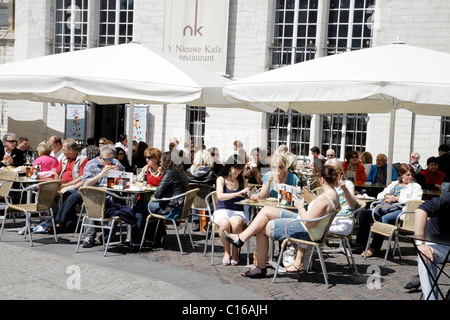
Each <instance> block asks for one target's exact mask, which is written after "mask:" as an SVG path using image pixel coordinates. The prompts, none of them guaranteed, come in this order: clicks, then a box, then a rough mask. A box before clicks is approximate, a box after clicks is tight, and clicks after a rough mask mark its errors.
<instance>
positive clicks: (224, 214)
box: [213, 209, 246, 224]
mask: <svg viewBox="0 0 450 320" xmlns="http://www.w3.org/2000/svg"><path fill="white" fill-rule="evenodd" d="M234 217H238V218H241V219H242V221H243V222H244V223H245V221H246V218H245V214H244V211H235V210H230V209H217V210H216V211H214V214H213V221H214V223H216V224H219V221H220V219H222V218H226V219H228V220H229V221H231V219H232V218H234Z"/></svg>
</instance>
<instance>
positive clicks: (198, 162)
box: [186, 150, 217, 185]
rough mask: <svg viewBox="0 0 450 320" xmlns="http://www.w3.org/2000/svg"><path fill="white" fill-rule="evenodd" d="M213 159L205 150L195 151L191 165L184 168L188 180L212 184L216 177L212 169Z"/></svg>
mask: <svg viewBox="0 0 450 320" xmlns="http://www.w3.org/2000/svg"><path fill="white" fill-rule="evenodd" d="M213 167H214V160H213V158H212V156H211V154H210V153H209V152H208V151H207V150H199V151H197V152H196V153H195V156H194V161H193V162H192V165H191V166H190V167H189V169H188V170H186V174H187V176H188V179H189V182H192V183H205V184H209V185H214V184H215V182H216V179H217V176H216V174H215V173H214V170H213Z"/></svg>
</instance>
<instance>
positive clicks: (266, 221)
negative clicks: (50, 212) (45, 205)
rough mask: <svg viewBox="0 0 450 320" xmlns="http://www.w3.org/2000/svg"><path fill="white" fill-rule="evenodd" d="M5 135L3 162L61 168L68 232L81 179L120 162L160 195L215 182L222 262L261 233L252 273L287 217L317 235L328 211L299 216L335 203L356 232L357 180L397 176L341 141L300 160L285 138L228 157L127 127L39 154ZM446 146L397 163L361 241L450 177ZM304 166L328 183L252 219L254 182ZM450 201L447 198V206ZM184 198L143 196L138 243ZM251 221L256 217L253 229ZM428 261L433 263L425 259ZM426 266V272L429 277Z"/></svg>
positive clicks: (304, 232)
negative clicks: (154, 220)
mask: <svg viewBox="0 0 450 320" xmlns="http://www.w3.org/2000/svg"><path fill="white" fill-rule="evenodd" d="M2 141H3V144H2V146H1V148H0V159H1V162H0V167H2V166H14V167H20V166H23V165H27V164H29V165H32V166H33V167H36V166H37V165H39V167H40V172H39V174H40V176H41V177H42V178H51V177H54V178H58V179H61V180H62V181H63V184H62V186H61V189H60V190H59V191H60V192H59V195H58V197H59V198H58V201H60V207H59V209H58V211H57V214H56V218H55V220H56V227H57V229H58V230H59V231H61V230H64V229H68V228H70V227H71V226H73V225H74V224H75V223H76V220H77V206H79V205H80V204H81V203H82V198H81V195H80V194H79V192H78V189H79V188H80V187H81V186H100V185H106V177H107V176H108V173H109V172H110V171H111V170H119V171H126V172H133V173H134V174H136V175H137V180H140V181H145V182H146V183H147V185H149V186H151V187H156V191H155V193H154V196H155V197H156V198H158V199H161V198H171V197H174V196H177V195H180V194H183V193H185V192H186V191H188V190H189V184H190V183H203V184H207V185H209V186H210V187H211V188H212V190H215V191H216V192H217V199H218V202H217V209H216V210H215V212H214V216H213V219H214V222H215V223H216V224H217V225H218V226H219V228H220V231H221V232H220V239H221V241H222V244H223V247H224V254H223V257H222V263H223V264H224V265H238V264H239V251H238V249H239V248H240V247H241V246H242V245H243V244H244V243H245V242H246V241H248V240H249V239H250V238H251V237H253V236H255V235H256V245H257V252H258V258H257V260H256V263H255V266H254V268H252V269H250V270H248V271H247V272H245V273H243V274H242V275H243V276H245V277H251V278H258V277H264V276H265V275H266V273H267V270H266V267H265V263H266V259H267V256H268V250H269V249H268V242H269V239H273V240H282V239H284V238H286V237H287V236H288V235H287V234H286V231H285V230H286V229H285V228H286V225H287V224H289V225H290V228H289V231H288V233H289V235H290V236H294V237H297V238H300V239H305V240H313V241H314V240H317V239H320V238H321V237H322V236H323V232H324V228H325V226H326V225H327V223H328V221H326V220H325V219H324V220H321V221H320V222H303V221H298V222H297V223H292V222H295V220H296V219H299V218H303V219H305V218H307V219H314V218H320V217H322V216H326V215H328V214H329V213H332V212H335V213H336V217H335V218H334V220H333V221H332V223H331V227H330V232H333V233H336V234H343V235H348V234H349V233H350V232H351V231H352V230H353V224H354V216H353V212H354V211H355V209H356V208H357V206H358V202H357V200H356V198H355V184H360V183H368V182H369V183H371V184H380V185H386V181H387V176H388V173H387V157H386V155H384V154H378V155H377V156H376V158H375V163H374V164H372V162H373V156H372V154H371V153H370V152H367V151H366V152H362V153H360V152H357V151H353V150H351V151H348V152H347V153H346V155H345V160H344V161H340V160H338V159H337V158H336V152H335V151H334V150H332V149H329V150H326V153H325V154H326V156H323V155H321V153H320V149H319V148H318V147H313V148H311V150H310V151H311V161H310V164H308V163H301V162H300V161H297V156H296V155H294V154H292V153H290V152H288V150H287V147H286V146H284V145H283V146H280V147H279V148H277V150H276V151H275V152H274V153H273V154H270V152H268V151H267V150H263V149H261V148H258V147H256V148H253V149H252V150H251V152H250V153H248V154H247V152H246V151H245V149H244V147H243V144H242V142H241V141H239V140H236V141H235V142H234V144H233V146H234V152H233V154H232V155H231V156H229V157H228V158H227V159H226V161H221V160H220V159H221V158H220V153H219V149H218V148H217V147H211V148H209V149H207V148H206V147H205V146H201V147H200V148H198V149H196V148H194V146H193V145H191V149H190V150H189V148H188V149H187V150H183V148H180V145H179V141H178V140H177V139H176V138H173V139H170V141H169V143H168V150H167V151H163V150H160V149H158V148H154V147H150V146H148V145H147V143H145V142H139V143H136V144H134V143H133V146H132V147H130V148H129V146H128V138H127V136H126V135H120V137H119V139H118V141H117V143H115V144H114V143H113V142H112V141H111V140H109V139H107V138H105V137H102V138H100V139H99V140H98V143H97V141H96V139H94V138H89V139H87V146H86V147H84V148H80V147H79V145H78V143H77V142H76V141H75V140H73V139H64V140H63V139H61V138H60V137H58V136H51V137H50V138H49V139H48V140H47V141H42V142H40V143H39V144H38V146H37V148H36V150H37V153H33V152H31V151H30V150H29V149H30V146H29V140H28V139H27V138H24V137H20V138H19V139H17V138H16V135H15V134H13V133H7V134H5V135H4V136H3V139H2ZM269 150H270V149H269ZM438 151H439V155H438V156H435V157H430V158H428V159H427V162H426V166H424V168H423V167H422V165H421V164H420V155H419V154H418V153H417V152H413V153H412V154H411V156H410V159H409V161H408V162H405V163H401V164H398V165H394V166H393V168H392V172H390V173H389V174H390V175H391V181H392V182H391V183H390V184H389V185H387V186H385V188H384V190H383V191H382V192H380V193H379V194H378V195H377V199H378V200H381V201H383V203H384V204H389V205H390V206H389V207H383V208H380V209H377V210H376V211H375V212H374V214H373V216H372V210H365V211H363V212H362V213H361V216H360V219H359V228H358V234H357V237H356V249H358V248H359V249H361V250H364V248H365V246H366V243H367V241H368V233H369V230H370V226H371V224H372V222H373V218H375V219H376V220H378V221H381V222H384V223H390V224H393V223H394V222H395V219H396V218H397V216H398V215H399V214H400V213H401V212H402V210H403V209H404V207H405V203H406V202H407V201H408V200H415V199H422V193H423V189H441V186H442V185H443V184H444V183H447V182H450V159H449V158H450V154H449V148H448V147H447V146H446V145H442V146H440V147H439V150H438ZM129 152H132V161H131V163H129V161H128V156H127V155H128V153H129ZM304 168H306V169H309V170H311V171H312V172H314V173H317V175H318V179H319V182H320V186H321V187H322V191H323V192H322V193H321V194H319V195H318V196H317V197H316V198H314V199H313V198H308V197H307V194H308V193H306V192H305V193H304V195H305V197H297V195H295V194H294V195H293V199H294V201H293V204H294V206H293V209H290V210H287V209H282V210H279V208H276V207H272V206H265V207H263V208H262V209H261V210H260V211H259V213H258V214H257V215H256V217H255V218H254V219H253V220H252V221H249V220H250V217H249V214H248V208H246V206H243V205H239V204H236V202H237V201H238V200H240V199H242V197H243V196H246V195H249V193H250V185H256V186H258V187H259V189H258V197H259V198H261V199H263V198H278V193H279V186H280V185H282V184H287V185H290V186H302V176H301V174H298V172H297V170H301V169H304ZM303 188H306V187H303ZM447 202H448V201H447ZM447 202H446V203H447ZM446 203H445V204H442V206H444V205H445V206H447V204H446ZM182 205H183V199H182V198H179V199H175V200H170V201H160V202H152V203H151V206H150V208H149V199H148V198H146V197H143V198H141V199H140V200H139V201H138V202H137V203H136V205H135V206H134V211H133V218H132V219H131V220H132V223H133V228H132V237H131V239H132V242H133V243H134V244H137V243H139V242H140V239H141V238H142V237H148V235H144V234H143V231H144V226H145V221H146V218H147V216H148V215H149V213H150V212H149V210H150V211H151V212H154V213H159V214H163V215H165V216H166V217H168V218H171V219H176V218H179V217H180V215H181V209H182ZM433 208H434V209H433V210H434V211H433V213H431V212H432V211H431V209H429V206H424V207H421V210H422V211H420V212H421V213H422V215H423V211H425V212H426V213H428V214H434V212H439V214H440V211H439V210H438V209H437V208H436V207H433ZM427 210H428V211H427ZM422 220H423V219H422ZM422 220H421V221H422ZM247 222H251V223H250V224H249V226H248V227H247V228H244V224H245V223H247ZM422 222H423V221H422ZM420 228H422V226H420ZM420 230H422V229H420ZM95 238H96V233H95V229H94V228H90V229H89V230H87V231H86V237H85V239H84V242H83V246H84V247H92V246H93V245H95V244H96V239H95ZM149 240H150V239H149ZM383 240H384V238H383V237H382V236H378V235H376V236H375V237H374V238H373V240H372V242H371V243H370V247H369V249H368V251H367V252H365V255H366V256H368V257H371V256H375V255H377V253H378V252H379V251H380V249H381V246H382V243H383ZM423 251H427V253H430V249H429V248H428V247H426V248H423ZM304 253H305V249H304V248H303V247H301V246H298V247H297V255H296V258H295V260H294V262H293V264H292V265H290V266H288V267H287V268H286V272H299V271H301V270H303V268H304V263H303V257H304ZM363 254H364V252H363ZM421 268H422V269H423V266H421ZM422 269H421V277H422V278H423V279H425V275H424V273H423V270H422ZM424 281H425V280H424Z"/></svg>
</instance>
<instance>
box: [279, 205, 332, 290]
mask: <svg viewBox="0 0 450 320" xmlns="http://www.w3.org/2000/svg"><path fill="white" fill-rule="evenodd" d="M336 214H337V211H333V212H331V213H328V214H326V215H324V216H322V217H320V218H316V219H295V220H293V221H291V222H290V223H288V224H287V225H286V234H288V228H289V226H290V225H291V224H292V223H297V222H299V221H303V222H312V221H321V220H324V219H328V223H327V226H326V228H325V230H324V231H325V232H324V234H323V236H322V238H321V239H319V240H317V241H307V240H302V239H296V238H292V237H287V238H286V239H284V240H283V242H282V244H281V249H280V253H279V256H278V263H277V266H276V267H275V273H274V275H273V279H272V281H273V282H275V281H276V279H277V273H278V268H279V267H280V265H281V260H282V258H283V252H284V250H285V249H286V246H287V244H288V243H296V244H302V245H306V246H311V247H312V248H313V250H312V251H311V255H310V256H309V261H308V264H307V266H306V272H309V269H310V267H311V264H312V257H313V253H314V249H316V250H317V254H318V256H319V259H320V265H321V267H322V272H323V278H324V280H325V285H326V286H327V288H329V287H330V285H329V284H328V273H327V268H326V266H325V261H324V259H323V255H322V249H321V247H322V246H323V245H324V244H325V240H326V238H327V235H328V230H329V229H330V226H331V223H332V222H333V219H334V217H335V216H336Z"/></svg>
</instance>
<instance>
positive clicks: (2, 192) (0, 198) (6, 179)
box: [0, 170, 18, 222]
mask: <svg viewBox="0 0 450 320" xmlns="http://www.w3.org/2000/svg"><path fill="white" fill-rule="evenodd" d="M17 175H18V174H17V172H15V171H12V170H3V171H0V210H5V208H6V207H7V206H8V202H6V195H7V194H8V191H9V189H11V188H12V186H13V183H14V182H13V181H12V180H14V179H16V178H17ZM9 202H11V201H9ZM0 220H4V216H1V217H0ZM13 221H14V222H15V221H16V219H15V216H14V215H13Z"/></svg>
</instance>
